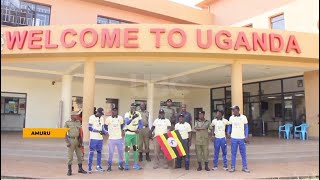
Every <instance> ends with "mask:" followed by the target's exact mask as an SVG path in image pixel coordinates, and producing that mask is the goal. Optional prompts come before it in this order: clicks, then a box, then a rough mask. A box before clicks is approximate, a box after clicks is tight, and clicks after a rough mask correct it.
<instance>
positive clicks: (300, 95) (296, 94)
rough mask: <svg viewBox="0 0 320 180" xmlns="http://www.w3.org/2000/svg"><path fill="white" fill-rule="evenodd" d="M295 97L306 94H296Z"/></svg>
mask: <svg viewBox="0 0 320 180" xmlns="http://www.w3.org/2000/svg"><path fill="white" fill-rule="evenodd" d="M295 96H304V94H296V95H295Z"/></svg>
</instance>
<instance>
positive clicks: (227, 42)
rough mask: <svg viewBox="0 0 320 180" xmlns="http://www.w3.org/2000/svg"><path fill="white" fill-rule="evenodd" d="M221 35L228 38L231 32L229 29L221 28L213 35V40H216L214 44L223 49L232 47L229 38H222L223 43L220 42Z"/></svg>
mask: <svg viewBox="0 0 320 180" xmlns="http://www.w3.org/2000/svg"><path fill="white" fill-rule="evenodd" d="M221 36H226V37H227V38H230V37H231V33H230V32H229V31H225V30H222V31H219V32H218V33H217V34H216V37H215V42H216V45H217V46H218V48H220V49H223V50H228V49H231V48H232V40H231V39H223V40H222V42H223V43H221V42H220V38H221Z"/></svg>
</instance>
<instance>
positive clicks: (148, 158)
mask: <svg viewBox="0 0 320 180" xmlns="http://www.w3.org/2000/svg"><path fill="white" fill-rule="evenodd" d="M146 160H147V161H149V162H150V161H151V159H150V156H149V153H146Z"/></svg>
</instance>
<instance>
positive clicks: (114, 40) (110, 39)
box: [101, 28, 120, 48]
mask: <svg viewBox="0 0 320 180" xmlns="http://www.w3.org/2000/svg"><path fill="white" fill-rule="evenodd" d="M106 43H107V46H108V48H113V46H115V47H116V48H119V47H120V29H119V28H116V29H114V30H113V31H112V34H111V36H110V32H109V29H102V31H101V48H105V47H106Z"/></svg>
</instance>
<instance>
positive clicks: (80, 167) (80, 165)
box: [78, 164, 87, 174]
mask: <svg viewBox="0 0 320 180" xmlns="http://www.w3.org/2000/svg"><path fill="white" fill-rule="evenodd" d="M78 166H79V170H78V173H82V174H87V171H85V170H84V169H82V164H78Z"/></svg>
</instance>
